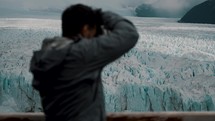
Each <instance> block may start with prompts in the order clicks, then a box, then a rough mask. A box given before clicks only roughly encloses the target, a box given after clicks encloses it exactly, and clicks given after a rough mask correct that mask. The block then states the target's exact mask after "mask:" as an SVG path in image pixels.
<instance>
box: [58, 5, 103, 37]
mask: <svg viewBox="0 0 215 121" xmlns="http://www.w3.org/2000/svg"><path fill="white" fill-rule="evenodd" d="M100 12H101V10H99V9H98V10H93V9H92V8H91V7H89V6H86V5H82V4H76V5H71V6H70V7H68V8H67V9H66V10H64V12H63V14H62V35H63V37H71V36H77V35H78V34H79V33H80V32H81V29H82V28H83V26H84V25H88V26H89V27H95V26H96V27H98V26H100V25H99V24H101V19H100V18H101V17H100V15H99V13H100Z"/></svg>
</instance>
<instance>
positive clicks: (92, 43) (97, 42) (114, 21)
mask: <svg viewBox="0 0 215 121" xmlns="http://www.w3.org/2000/svg"><path fill="white" fill-rule="evenodd" d="M102 19H103V22H104V27H105V29H107V30H108V33H107V34H104V35H102V36H99V37H97V38H93V39H92V40H86V42H85V45H84V53H83V55H84V58H85V64H86V65H87V66H88V67H91V68H100V67H104V66H106V65H107V64H109V63H110V62H112V61H114V60H116V59H117V58H119V57H121V56H122V55H123V54H125V53H126V52H128V51H129V50H130V49H131V48H133V47H134V46H135V44H136V43H137V40H138V38H139V34H138V32H137V30H136V28H135V26H134V25H133V24H132V23H131V22H130V21H129V20H127V19H125V18H123V17H121V16H119V15H117V14H115V13H112V12H103V13H102Z"/></svg>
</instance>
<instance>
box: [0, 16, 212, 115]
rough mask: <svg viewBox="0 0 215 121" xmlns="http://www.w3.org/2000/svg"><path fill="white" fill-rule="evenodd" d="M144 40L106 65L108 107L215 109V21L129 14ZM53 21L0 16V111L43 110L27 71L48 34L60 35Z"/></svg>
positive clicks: (118, 109)
mask: <svg viewBox="0 0 215 121" xmlns="http://www.w3.org/2000/svg"><path fill="white" fill-rule="evenodd" d="M128 19H130V20H131V21H133V22H134V24H135V25H136V26H137V28H138V31H139V34H140V35H141V36H140V40H139V42H138V44H137V45H136V47H135V48H134V49H132V50H131V51H130V52H129V53H127V54H125V55H124V56H123V57H122V58H121V59H119V60H117V61H116V62H114V63H112V64H111V65H109V66H107V67H106V68H105V69H104V71H103V73H102V79H103V84H104V87H105V97H106V100H105V101H106V110H107V111H108V112H119V111H215V106H214V103H215V81H214V80H215V63H214V62H215V50H214V48H215V34H214V33H215V25H210V24H183V23H177V20H178V19H166V18H135V17H128ZM60 25H61V22H60V21H59V20H51V19H29V18H28V19H24V18H1V19H0V43H1V44H0V95H1V97H0V112H29V111H30V112H34V111H41V106H40V99H39V96H38V93H37V92H35V91H34V90H33V89H32V88H31V79H32V75H31V74H30V73H29V72H28V69H29V61H30V58H31V56H32V53H33V51H34V50H37V49H39V47H40V45H41V42H42V40H43V39H44V38H45V37H53V36H58V35H61V30H60Z"/></svg>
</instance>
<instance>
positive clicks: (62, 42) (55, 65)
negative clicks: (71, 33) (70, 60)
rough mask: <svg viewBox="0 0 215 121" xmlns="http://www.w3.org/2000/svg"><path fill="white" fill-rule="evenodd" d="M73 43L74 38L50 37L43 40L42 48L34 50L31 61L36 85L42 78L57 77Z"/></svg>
mask: <svg viewBox="0 0 215 121" xmlns="http://www.w3.org/2000/svg"><path fill="white" fill-rule="evenodd" d="M72 43H73V41H72V40H69V39H66V38H62V37H54V38H48V39H45V40H44V41H43V43H42V47H41V49H40V50H38V51H34V53H33V57H32V59H31V62H30V71H31V72H32V73H33V76H34V80H33V85H34V86H35V84H36V85H38V83H39V81H41V80H43V81H44V80H50V79H55V76H56V75H57V73H58V72H57V71H58V70H59V68H60V64H61V63H62V62H63V60H64V59H65V57H66V55H67V53H68V51H69V47H70V46H69V45H71V44H72Z"/></svg>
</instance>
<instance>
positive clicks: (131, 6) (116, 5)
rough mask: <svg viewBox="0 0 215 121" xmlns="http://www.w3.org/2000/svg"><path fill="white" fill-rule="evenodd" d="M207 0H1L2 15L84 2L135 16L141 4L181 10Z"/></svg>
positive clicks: (169, 9)
mask: <svg viewBox="0 0 215 121" xmlns="http://www.w3.org/2000/svg"><path fill="white" fill-rule="evenodd" d="M204 1H206V0H0V10H1V12H0V17H4V16H6V17H7V16H8V15H9V14H14V13H19V14H17V16H18V15H20V14H21V15H24V14H31V16H32V15H33V14H42V13H26V12H32V11H37V12H52V13H58V14H59V13H61V11H62V10H63V9H65V8H66V7H67V6H68V5H70V4H75V3H84V4H87V5H91V6H94V7H99V8H103V9H105V10H112V11H114V12H117V13H119V14H121V15H127V16H135V15H136V13H135V9H136V8H137V7H138V6H140V5H141V4H150V5H152V6H153V7H154V8H156V9H157V10H160V9H161V10H168V11H173V12H176V11H181V10H183V9H185V8H188V7H193V6H195V5H197V4H199V3H201V2H204Z"/></svg>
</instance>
